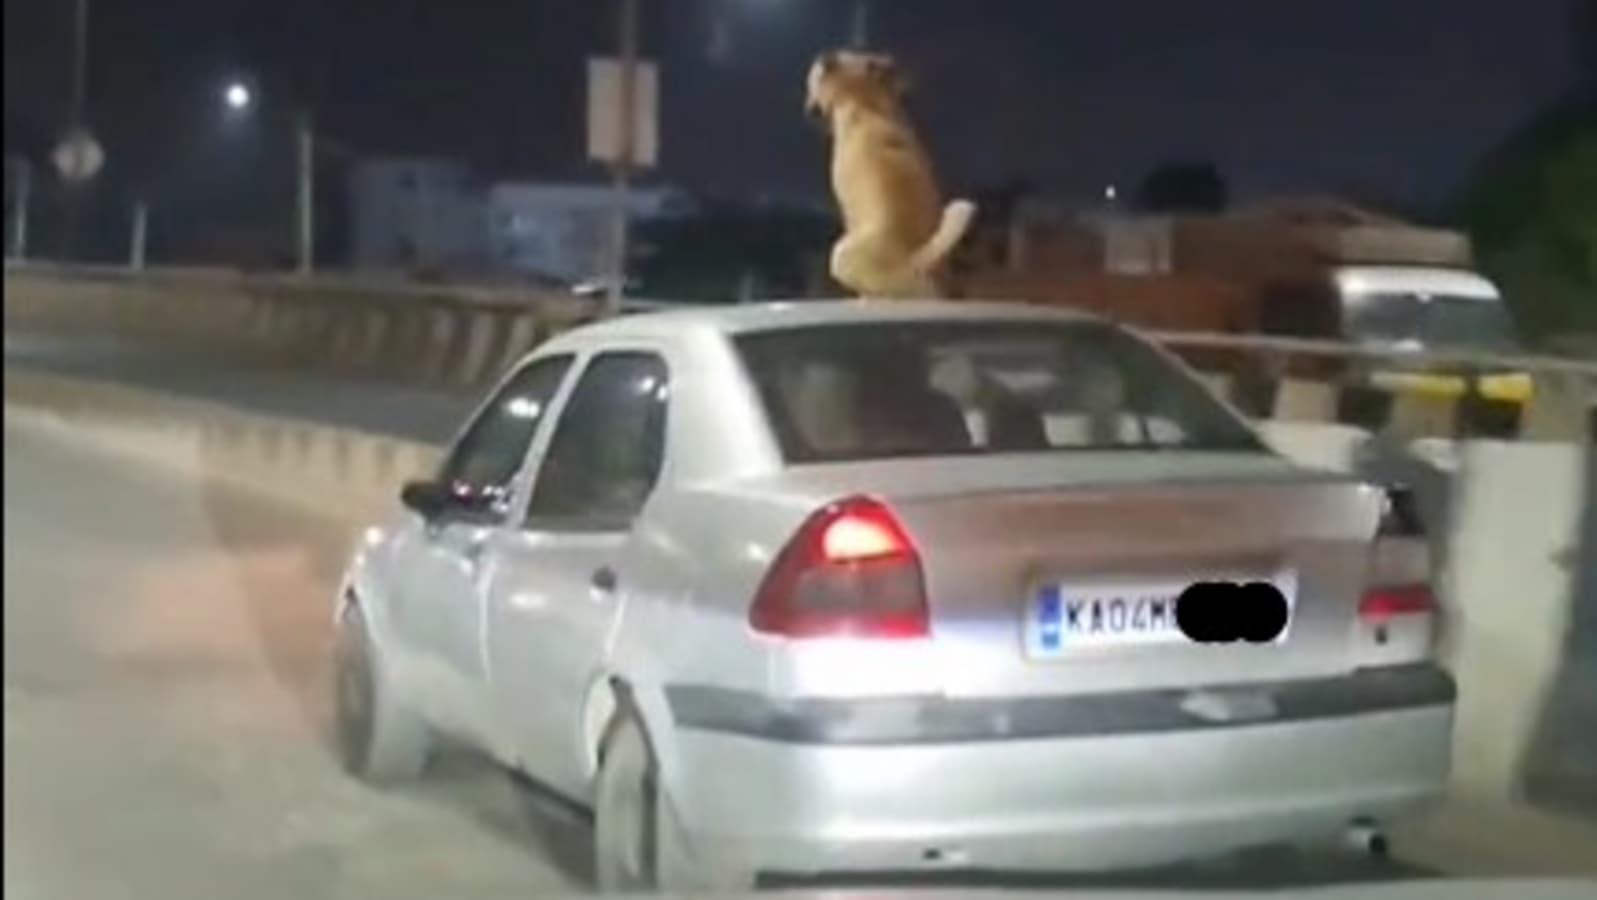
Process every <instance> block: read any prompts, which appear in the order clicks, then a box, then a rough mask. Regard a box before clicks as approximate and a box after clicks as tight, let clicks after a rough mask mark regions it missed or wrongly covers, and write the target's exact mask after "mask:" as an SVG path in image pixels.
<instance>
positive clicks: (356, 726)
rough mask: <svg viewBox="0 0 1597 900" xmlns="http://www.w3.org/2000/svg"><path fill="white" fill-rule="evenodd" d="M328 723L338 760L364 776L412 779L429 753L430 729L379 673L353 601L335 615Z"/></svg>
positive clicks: (380, 780)
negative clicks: (335, 625) (332, 726)
mask: <svg viewBox="0 0 1597 900" xmlns="http://www.w3.org/2000/svg"><path fill="white" fill-rule="evenodd" d="M333 725H334V740H335V743H336V745H337V749H338V757H339V762H340V763H341V764H342V765H343V768H344V771H346V772H348V773H349V774H351V775H354V776H355V777H357V778H360V779H362V780H364V781H368V782H372V783H389V782H395V781H403V780H406V779H410V778H415V777H416V776H418V775H420V774H421V773H422V772H423V771H424V770H425V769H426V768H427V763H428V761H429V760H430V759H431V757H432V749H433V741H432V734H431V731H430V730H429V729H428V727H427V724H426V723H425V722H424V721H422V719H421V717H420V716H418V715H416V713H415V712H414V711H412V710H411V709H410V708H409V707H408V706H406V705H405V704H404V702H403V701H402V700H401V699H400V697H399V696H397V694H396V692H395V691H394V688H393V685H392V682H390V681H389V680H388V679H387V678H386V677H385V676H384V670H383V667H382V665H381V660H380V659H379V658H378V656H377V654H376V653H375V652H374V651H373V647H372V641H371V635H370V633H369V632H368V630H367V628H366V620H365V617H364V616H363V615H362V614H361V610H360V607H359V606H357V605H355V604H350V605H349V606H348V607H347V608H346V610H345V612H344V615H343V616H342V618H341V619H340V621H339V627H338V635H337V640H336V642H335V645H334V656H333Z"/></svg>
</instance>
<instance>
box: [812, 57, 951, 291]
mask: <svg viewBox="0 0 1597 900" xmlns="http://www.w3.org/2000/svg"><path fill="white" fill-rule="evenodd" d="M905 90H906V84H905V81H904V78H903V76H902V75H901V74H900V72H899V70H898V67H897V66H896V65H895V64H894V62H893V60H892V59H891V58H890V57H887V56H882V55H877V54H865V53H854V52H833V53H826V54H823V55H822V56H821V57H820V58H818V59H817V60H816V61H815V63H814V65H812V66H811V67H810V73H809V81H808V97H807V98H806V100H805V108H806V111H807V112H809V113H810V114H811V115H814V116H818V117H820V118H821V119H822V120H823V121H824V122H825V124H826V125H827V126H828V128H829V129H830V131H831V134H832V190H833V192H834V193H835V194H836V195H837V201H838V205H839V206H840V207H841V208H842V212H843V236H842V238H840V239H839V240H838V242H837V244H836V245H835V246H834V247H833V248H832V277H833V278H836V279H837V280H838V282H839V283H841V284H842V285H844V286H845V287H847V288H849V289H850V290H852V291H855V292H856V293H858V294H860V295H861V296H865V297H891V298H911V297H922V298H933V297H937V296H939V295H940V293H941V291H940V290H939V285H938V272H939V269H940V268H941V265H942V263H943V261H944V259H945V258H946V257H947V256H948V254H949V253H950V252H952V251H953V249H954V247H955V246H956V245H957V244H958V243H959V241H960V239H961V238H962V237H964V235H965V232H966V230H967V229H968V228H969V227H970V223H971V219H972V218H973V216H974V215H975V212H976V207H975V206H974V205H973V204H971V203H970V202H969V201H965V200H956V201H954V202H952V203H949V204H948V205H947V206H944V205H943V202H942V197H941V193H940V191H939V190H938V187H937V179H936V176H935V175H934V174H933V172H932V165H931V161H930V160H929V159H928V158H927V155H926V151H925V150H924V148H922V146H921V143H920V140H919V139H918V138H917V137H916V136H915V131H914V129H913V128H912V127H911V125H910V123H909V119H908V117H907V116H906V115H905V113H904V107H903V103H902V98H903V95H904V92H905Z"/></svg>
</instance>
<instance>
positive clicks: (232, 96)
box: [222, 81, 255, 112]
mask: <svg viewBox="0 0 1597 900" xmlns="http://www.w3.org/2000/svg"><path fill="white" fill-rule="evenodd" d="M222 101H223V102H224V103H226V104H227V108H228V109H230V110H232V111H233V112H243V111H244V110H246V109H248V108H249V106H250V104H251V103H253V102H254V101H255V95H254V93H253V92H251V91H250V88H249V85H247V84H245V83H244V82H242V81H232V82H229V83H228V85H227V88H226V89H225V90H223V91H222Z"/></svg>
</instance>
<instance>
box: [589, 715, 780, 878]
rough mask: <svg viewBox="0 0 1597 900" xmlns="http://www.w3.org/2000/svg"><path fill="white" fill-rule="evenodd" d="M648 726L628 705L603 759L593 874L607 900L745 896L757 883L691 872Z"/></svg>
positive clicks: (610, 732) (695, 868) (615, 722)
mask: <svg viewBox="0 0 1597 900" xmlns="http://www.w3.org/2000/svg"><path fill="white" fill-rule="evenodd" d="M659 772H660V770H659V763H658V761H657V760H656V757H655V754H654V747H653V745H652V744H651V743H650V741H649V736H648V732H647V731H646V730H645V728H644V726H643V722H642V719H641V718H640V717H639V715H638V714H637V712H636V711H635V710H634V709H633V708H632V707H631V706H630V705H629V704H628V703H627V702H626V701H624V700H623V701H622V702H621V704H620V708H619V709H618V710H617V711H616V714H615V717H614V718H613V719H612V720H611V724H610V727H609V729H607V737H606V739H605V741H604V745H603V748H602V755H601V756H600V758H599V775H598V779H597V785H596V787H595V790H594V804H593V813H594V838H593V854H594V860H593V873H594V880H595V882H596V885H597V887H598V889H599V891H600V892H601V893H604V894H623V893H655V892H687V891H701V892H702V891H707V890H713V891H717V892H721V891H727V892H736V891H746V890H748V889H750V888H752V887H753V886H754V878H753V877H752V876H748V877H745V876H743V875H742V874H741V873H730V872H723V871H719V870H713V869H711V868H710V867H708V866H704V865H690V864H689V863H688V860H687V857H686V856H685V854H684V843H683V840H682V837H681V833H680V831H679V828H678V826H677V824H676V819H675V816H674V815H673V814H672V810H671V805H670V803H669V802H668V799H667V795H666V793H665V789H664V786H663V785H662V784H661V781H660V775H659Z"/></svg>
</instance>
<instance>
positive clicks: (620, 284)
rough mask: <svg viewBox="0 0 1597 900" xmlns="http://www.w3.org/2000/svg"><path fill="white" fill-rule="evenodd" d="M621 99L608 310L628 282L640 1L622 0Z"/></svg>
mask: <svg viewBox="0 0 1597 900" xmlns="http://www.w3.org/2000/svg"><path fill="white" fill-rule="evenodd" d="M620 45H621V47H620V49H621V102H620V104H618V105H617V107H616V115H617V116H619V117H620V119H619V120H618V122H617V126H618V127H617V128H616V135H617V136H618V138H619V139H620V147H619V148H618V149H617V153H616V161H615V176H614V177H615V210H614V211H613V214H612V215H613V219H612V221H611V241H610V244H611V259H610V283H609V285H608V286H607V290H606V292H605V300H606V306H607V309H606V313H607V314H608V315H612V316H613V315H616V314H617V313H619V312H620V311H621V300H622V298H623V296H625V294H626V285H627V242H628V234H627V232H628V230H629V220H630V212H631V210H630V207H631V196H630V193H631V181H632V163H633V153H634V150H635V148H634V144H636V143H637V137H636V128H635V125H636V121H635V112H636V107H637V95H638V0H621V34H620Z"/></svg>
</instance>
